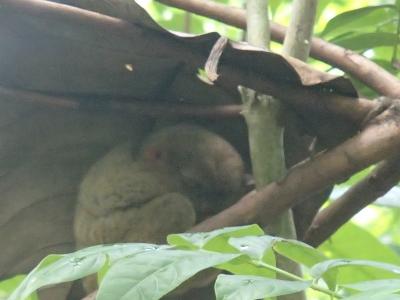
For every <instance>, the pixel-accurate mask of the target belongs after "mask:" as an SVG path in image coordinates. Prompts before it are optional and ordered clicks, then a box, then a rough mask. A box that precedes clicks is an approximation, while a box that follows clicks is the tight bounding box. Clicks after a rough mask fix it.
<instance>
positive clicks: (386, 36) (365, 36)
mask: <svg viewBox="0 0 400 300" xmlns="http://www.w3.org/2000/svg"><path fill="white" fill-rule="evenodd" d="M331 42H332V43H334V44H337V45H339V46H342V47H344V48H346V49H350V50H354V51H358V50H367V49H372V48H376V47H382V46H395V44H396V43H397V35H396V34H394V33H389V32H368V33H357V34H352V35H349V36H344V37H339V38H336V39H333V40H331Z"/></svg>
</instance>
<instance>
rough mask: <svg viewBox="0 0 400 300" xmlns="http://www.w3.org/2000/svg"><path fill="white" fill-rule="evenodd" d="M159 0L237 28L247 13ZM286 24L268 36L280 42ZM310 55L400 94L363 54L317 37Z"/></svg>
mask: <svg viewBox="0 0 400 300" xmlns="http://www.w3.org/2000/svg"><path fill="white" fill-rule="evenodd" d="M157 1H158V2H161V3H164V4H166V5H170V6H173V7H177V8H180V9H184V10H187V11H190V12H192V13H196V14H199V15H202V16H206V17H209V18H212V19H215V20H218V21H221V22H223V23H226V24H228V25H232V26H235V27H238V28H242V29H245V28H246V13H245V11H244V10H243V9H241V8H235V7H229V6H226V5H224V4H220V3H215V2H213V1H209V0H157ZM285 34H286V27H284V26H282V25H279V24H276V23H271V38H272V40H274V41H276V42H280V43H282V42H283V40H284V38H285ZM310 55H311V56H312V57H314V58H316V59H319V60H322V61H324V62H326V63H328V64H330V65H332V66H336V67H338V68H339V69H341V70H343V71H345V72H346V73H348V74H350V75H352V76H354V77H355V78H357V79H358V80H360V81H362V82H363V83H365V84H366V85H367V86H369V87H371V88H373V89H374V90H375V91H376V92H378V93H379V94H382V95H385V96H389V97H393V98H396V97H397V98H398V97H400V82H399V80H398V79H397V78H396V77H395V76H394V75H392V74H390V73H389V72H388V71H386V70H385V69H383V68H381V67H379V66H378V65H377V64H375V63H373V62H372V61H370V60H369V59H367V58H365V57H364V56H362V55H359V54H357V53H354V52H352V51H350V50H347V49H345V48H342V47H340V46H337V45H334V44H331V43H329V42H326V41H324V40H323V39H320V38H313V39H312V40H311V50H310Z"/></svg>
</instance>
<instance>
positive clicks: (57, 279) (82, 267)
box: [9, 254, 107, 300]
mask: <svg viewBox="0 0 400 300" xmlns="http://www.w3.org/2000/svg"><path fill="white" fill-rule="evenodd" d="M106 259H107V258H106V256H105V255H102V254H100V255H96V256H90V257H84V256H82V257H81V256H74V255H49V256H47V257H46V258H44V259H43V260H42V261H41V263H40V264H39V265H38V266H37V267H36V268H35V269H33V271H32V272H31V273H29V275H28V276H27V277H26V278H25V280H24V281H23V282H22V283H21V285H20V286H19V287H18V288H17V289H16V290H15V291H14V292H13V293H12V294H11V296H10V298H9V300H23V299H26V298H27V297H28V296H29V295H30V294H32V293H33V292H34V291H36V290H37V289H39V288H41V287H44V286H47V285H51V284H57V283H61V282H66V281H72V280H76V279H78V278H82V277H85V276H87V275H90V274H93V273H95V272H97V270H99V269H100V268H101V267H102V266H103V265H104V263H105V262H106Z"/></svg>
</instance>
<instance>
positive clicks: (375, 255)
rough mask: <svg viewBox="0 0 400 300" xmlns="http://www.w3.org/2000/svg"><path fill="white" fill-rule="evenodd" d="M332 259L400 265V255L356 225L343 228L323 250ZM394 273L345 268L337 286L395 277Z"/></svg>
mask: <svg viewBox="0 0 400 300" xmlns="http://www.w3.org/2000/svg"><path fill="white" fill-rule="evenodd" d="M318 249H319V250H320V251H322V252H323V253H324V254H325V255H326V256H327V257H329V258H330V259H335V258H349V259H362V260H372V261H381V262H385V263H390V264H394V265H400V256H399V255H397V254H396V253H395V252H394V251H393V250H392V249H390V248H389V247H388V246H386V245H384V244H382V242H380V241H379V240H378V239H377V238H376V237H374V236H373V235H372V234H370V233H369V232H368V231H366V230H365V229H363V228H361V227H360V226H357V225H355V224H353V223H347V224H346V225H344V226H342V228H340V229H339V230H338V231H337V232H336V233H335V234H334V235H333V236H332V237H331V238H330V239H329V240H328V241H326V242H325V243H323V244H322V245H321V246H320V247H319V248H318ZM395 277H396V276H395V275H394V274H393V273H390V272H387V271H384V270H379V269H373V270H371V268H364V267H359V268H342V269H340V270H338V274H337V283H338V284H347V283H353V282H359V281H366V280H373V279H384V278H395Z"/></svg>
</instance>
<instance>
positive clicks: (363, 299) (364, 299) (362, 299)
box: [343, 288, 400, 300]
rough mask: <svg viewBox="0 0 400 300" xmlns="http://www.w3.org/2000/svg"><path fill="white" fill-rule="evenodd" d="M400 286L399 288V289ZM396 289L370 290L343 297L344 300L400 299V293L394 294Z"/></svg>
mask: <svg viewBox="0 0 400 300" xmlns="http://www.w3.org/2000/svg"><path fill="white" fill-rule="evenodd" d="M399 289H400V288H397V290H399ZM397 290H396V289H392V290H379V291H378V290H374V291H368V292H363V293H359V294H355V295H353V296H350V297H346V298H343V299H344V300H371V299H374V300H377V299H378V300H399V299H400V295H396V294H394V293H395V292H396V291H397Z"/></svg>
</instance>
